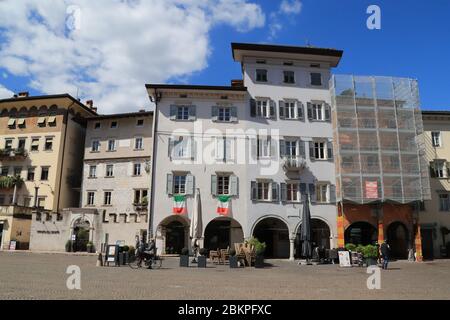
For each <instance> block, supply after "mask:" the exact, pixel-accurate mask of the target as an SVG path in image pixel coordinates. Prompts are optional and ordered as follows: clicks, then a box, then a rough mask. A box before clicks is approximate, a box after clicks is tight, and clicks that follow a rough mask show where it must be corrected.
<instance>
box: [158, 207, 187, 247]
mask: <svg viewBox="0 0 450 320" xmlns="http://www.w3.org/2000/svg"><path fill="white" fill-rule="evenodd" d="M158 233H159V234H160V240H162V242H161V243H160V244H158V240H157V247H158V246H161V252H163V253H166V254H180V253H181V250H182V249H183V248H189V221H188V220H187V218H185V217H182V216H179V215H171V216H169V217H167V218H166V219H164V220H163V221H162V222H161V223H160V224H159V226H158Z"/></svg>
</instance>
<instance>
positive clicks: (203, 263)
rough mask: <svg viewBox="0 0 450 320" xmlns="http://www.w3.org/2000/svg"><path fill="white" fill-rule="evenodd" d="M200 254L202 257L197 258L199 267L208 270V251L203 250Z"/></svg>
mask: <svg viewBox="0 0 450 320" xmlns="http://www.w3.org/2000/svg"><path fill="white" fill-rule="evenodd" d="M199 254H200V255H199V256H198V257H197V267H199V268H206V256H207V255H208V250H206V249H205V248H201V249H200V250H199Z"/></svg>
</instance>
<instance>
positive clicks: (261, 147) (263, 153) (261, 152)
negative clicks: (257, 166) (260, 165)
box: [257, 136, 272, 158]
mask: <svg viewBox="0 0 450 320" xmlns="http://www.w3.org/2000/svg"><path fill="white" fill-rule="evenodd" d="M271 144H272V140H271V138H270V136H267V137H258V142H257V156H258V158H267V157H270V155H271V152H270V149H271Z"/></svg>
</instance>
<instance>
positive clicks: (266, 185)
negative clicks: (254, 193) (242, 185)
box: [257, 181, 270, 200]
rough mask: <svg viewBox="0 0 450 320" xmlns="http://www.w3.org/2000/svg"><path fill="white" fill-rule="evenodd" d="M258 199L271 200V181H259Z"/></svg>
mask: <svg viewBox="0 0 450 320" xmlns="http://www.w3.org/2000/svg"><path fill="white" fill-rule="evenodd" d="M257 187H258V197H257V199H258V200H270V197H269V194H270V191H269V190H270V182H261V181H260V182H258V183H257Z"/></svg>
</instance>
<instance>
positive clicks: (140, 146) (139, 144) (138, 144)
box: [134, 138, 144, 150]
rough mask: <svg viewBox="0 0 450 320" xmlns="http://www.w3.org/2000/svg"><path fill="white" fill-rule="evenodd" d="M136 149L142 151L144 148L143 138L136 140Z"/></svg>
mask: <svg viewBox="0 0 450 320" xmlns="http://www.w3.org/2000/svg"><path fill="white" fill-rule="evenodd" d="M134 148H135V149H136V150H142V149H143V148H144V147H143V140H142V138H136V139H135V140H134Z"/></svg>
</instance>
